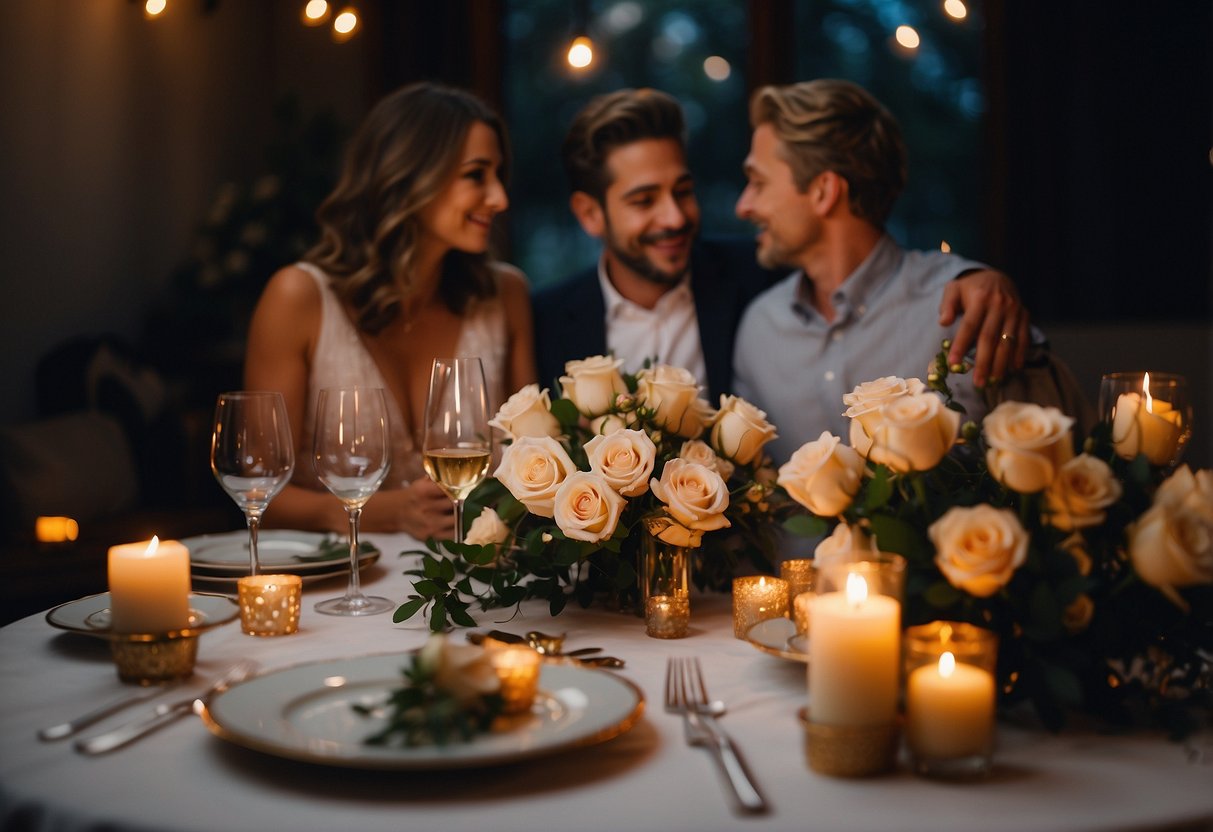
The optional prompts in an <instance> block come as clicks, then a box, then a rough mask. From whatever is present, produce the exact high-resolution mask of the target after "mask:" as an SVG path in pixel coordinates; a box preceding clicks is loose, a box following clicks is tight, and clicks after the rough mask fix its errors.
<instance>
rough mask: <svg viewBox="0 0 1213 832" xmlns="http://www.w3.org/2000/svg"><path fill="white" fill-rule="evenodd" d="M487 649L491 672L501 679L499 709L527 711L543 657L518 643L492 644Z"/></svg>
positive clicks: (532, 700) (536, 689)
mask: <svg viewBox="0 0 1213 832" xmlns="http://www.w3.org/2000/svg"><path fill="white" fill-rule="evenodd" d="M488 652H489V661H490V662H491V663H492V665H493V672H494V673H496V674H497V679H498V681H499V682H500V683H501V699H502V702H503V709H502V710H503V711H504V712H505V713H507V714H521V713H526V712H527V711H529V710H530V709H531V706H532V705H533V704H534V702H535V693H536V691H538V689H539V669H540V665H541V664H542V661H543V657H542V656H540V655H539V654H538V653H536V652H535V651H534V650H532V649H531V648H529V647H524V646H523V645H521V644H511V645H507V646H505V647H494V648H492V649H490V650H489V651H488Z"/></svg>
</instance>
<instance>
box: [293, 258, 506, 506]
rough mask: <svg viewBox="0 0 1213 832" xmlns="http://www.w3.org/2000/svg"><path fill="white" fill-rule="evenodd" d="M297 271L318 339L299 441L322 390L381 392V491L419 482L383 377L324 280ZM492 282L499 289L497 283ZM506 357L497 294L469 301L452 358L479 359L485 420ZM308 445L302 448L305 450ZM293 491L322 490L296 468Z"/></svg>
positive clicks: (305, 469) (319, 274) (302, 467)
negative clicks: (384, 461)
mask: <svg viewBox="0 0 1213 832" xmlns="http://www.w3.org/2000/svg"><path fill="white" fill-rule="evenodd" d="M295 265H296V266H298V267H299V268H300V269H302V270H303V271H305V272H306V273H308V274H309V275H311V276H312V279H314V280H315V281H316V286H317V287H318V288H319V289H320V297H321V314H320V337H319V338H318V339H317V340H316V350H315V354H314V355H313V358H312V368H311V372H310V373H309V375H308V400H307V407H306V410H305V412H304V416H303V430H304V436H306V437H311V436H312V435H313V434H314V432H315V427H316V397H317V393H318V392H319V391H320V390H322V389H324V388H325V387H355V386H356V387H381V388H383V390H384V393H385V395H386V397H387V408H388V420H389V422H390V424H389V431H390V433H391V445H392V467H391V469H390V470H389V472H388V477H387V480H385V481H384V484H383V487H384V488H385V489H387V488H401V487H403V486H405V485H407V484H408V483H410V482H412V481H413V480H415V479H418V478H419V477H424V476H425V469H424V468H422V465H421V452H420V449H419V448H418V447H417V445H416V443H415V442H414V441H413V437H412V436H411V435H410V433H409V430H408V422H406V421H405V419H404V416H403V411H402V410H401V407H400V403H399V402H397V401H396V399H395V397H393V396H392V394H391V392H390V390H389V389H388V385H387V383H386V382H385V381H384V378H383V373H381V372H380V370H379V366H378V365H377V364H375V359H374V358H372V357H371V354H370V352H368V351H367V348H366V346H365V345H364V344H363V343H362V339H361V338H360V337H359V335H358V330H357V329H356V328H355V326H354V324H353V323H352V322H351V321H350V319H349V317H348V316H347V315H346V314H345V310H344V309H343V308H342V305H341V301H340V299H338V297H337V294H336V292H334V291H333V288H332V286H330V285H329V284H330V281H329V278H328V275H326V274H325V273H324V272H323V271H322V270H321V269H319V268H318V267H316V266H314V265H313V264H311V263H296V264H295ZM494 276H495V279H497V280H498V282H499V283H500V278H499V277H497V276H496V272H494ZM508 351H509V333H508V329H507V326H506V318H505V305H504V304H503V303H502V300H501V294H500V292H498V293H497V294H496V295H495V296H493V297H490V298H485V299H473V300H472V301H471V302H470V303H469V305H468V308H467V311H466V312H464V314H463V324H462V326H461V327H460V330H459V341H458V343H457V345H456V348H455V355H454V357H455V358H472V357H476V356H479V358H480V361H481V363H482V364H483V365H484V377H485V381H486V383H487V384H488V393H489V408H490V410H489V415H490V416H492V414H493V413H496V411H497V408H499V407H500V406H501V404H502V402H504V401H505V380H506V375H507V368H506V360H507V357H508ZM308 445H310V439H309V441H308V442H306V443H304V446H305V447H307V446H308ZM292 481H293V482H294V483H295V484H296V485H302V486H304V487H306V488H312V489H317V490H323V487H322V486H321V484H320V481H319V480H318V479H317V478H316V473H315V471H314V470H313V469H312V466H311V465H310V464H307V461H306V460H304V461H303V464H296V466H295V476H294V478H293V480H292Z"/></svg>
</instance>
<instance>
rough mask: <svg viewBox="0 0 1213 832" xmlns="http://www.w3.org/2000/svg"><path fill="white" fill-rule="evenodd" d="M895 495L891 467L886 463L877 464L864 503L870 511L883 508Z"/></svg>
mask: <svg viewBox="0 0 1213 832" xmlns="http://www.w3.org/2000/svg"><path fill="white" fill-rule="evenodd" d="M892 496H893V482H892V480H891V479H890V477H889V469H888V468H887V467H885V466H884V465H877V466H876V473H875V474H873V476H872V479H871V480H869V481H868V487H867V493H866V494H865V495H864V501H863V505H864V508H865V509H867V511H868V512H869V513H871V512H873V511H876V510H877V509H880V508H883V507H884V506H885V505H887V504H888V502H889V498H890V497H892Z"/></svg>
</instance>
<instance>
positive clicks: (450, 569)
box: [438, 560, 455, 582]
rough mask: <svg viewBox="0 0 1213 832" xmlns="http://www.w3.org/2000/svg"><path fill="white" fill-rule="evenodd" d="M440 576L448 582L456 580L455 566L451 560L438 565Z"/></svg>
mask: <svg viewBox="0 0 1213 832" xmlns="http://www.w3.org/2000/svg"><path fill="white" fill-rule="evenodd" d="M438 576H439V577H440V578H442V580H444V581H447V582H450V581H453V580H455V564H454V563H452V562H451V561H449V560H442V561H441V562H440V563H439V564H438Z"/></svg>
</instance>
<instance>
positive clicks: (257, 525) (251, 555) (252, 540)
mask: <svg viewBox="0 0 1213 832" xmlns="http://www.w3.org/2000/svg"><path fill="white" fill-rule="evenodd" d="M245 520H246V521H247V522H248V569H249V572H248V573H249V574H250V575H260V574H261V559H260V558H259V557H258V556H257V533H258V532H259V531H261V514H260V513H258V512H255V511H250V512H249V513H248V514H246V515H245Z"/></svg>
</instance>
